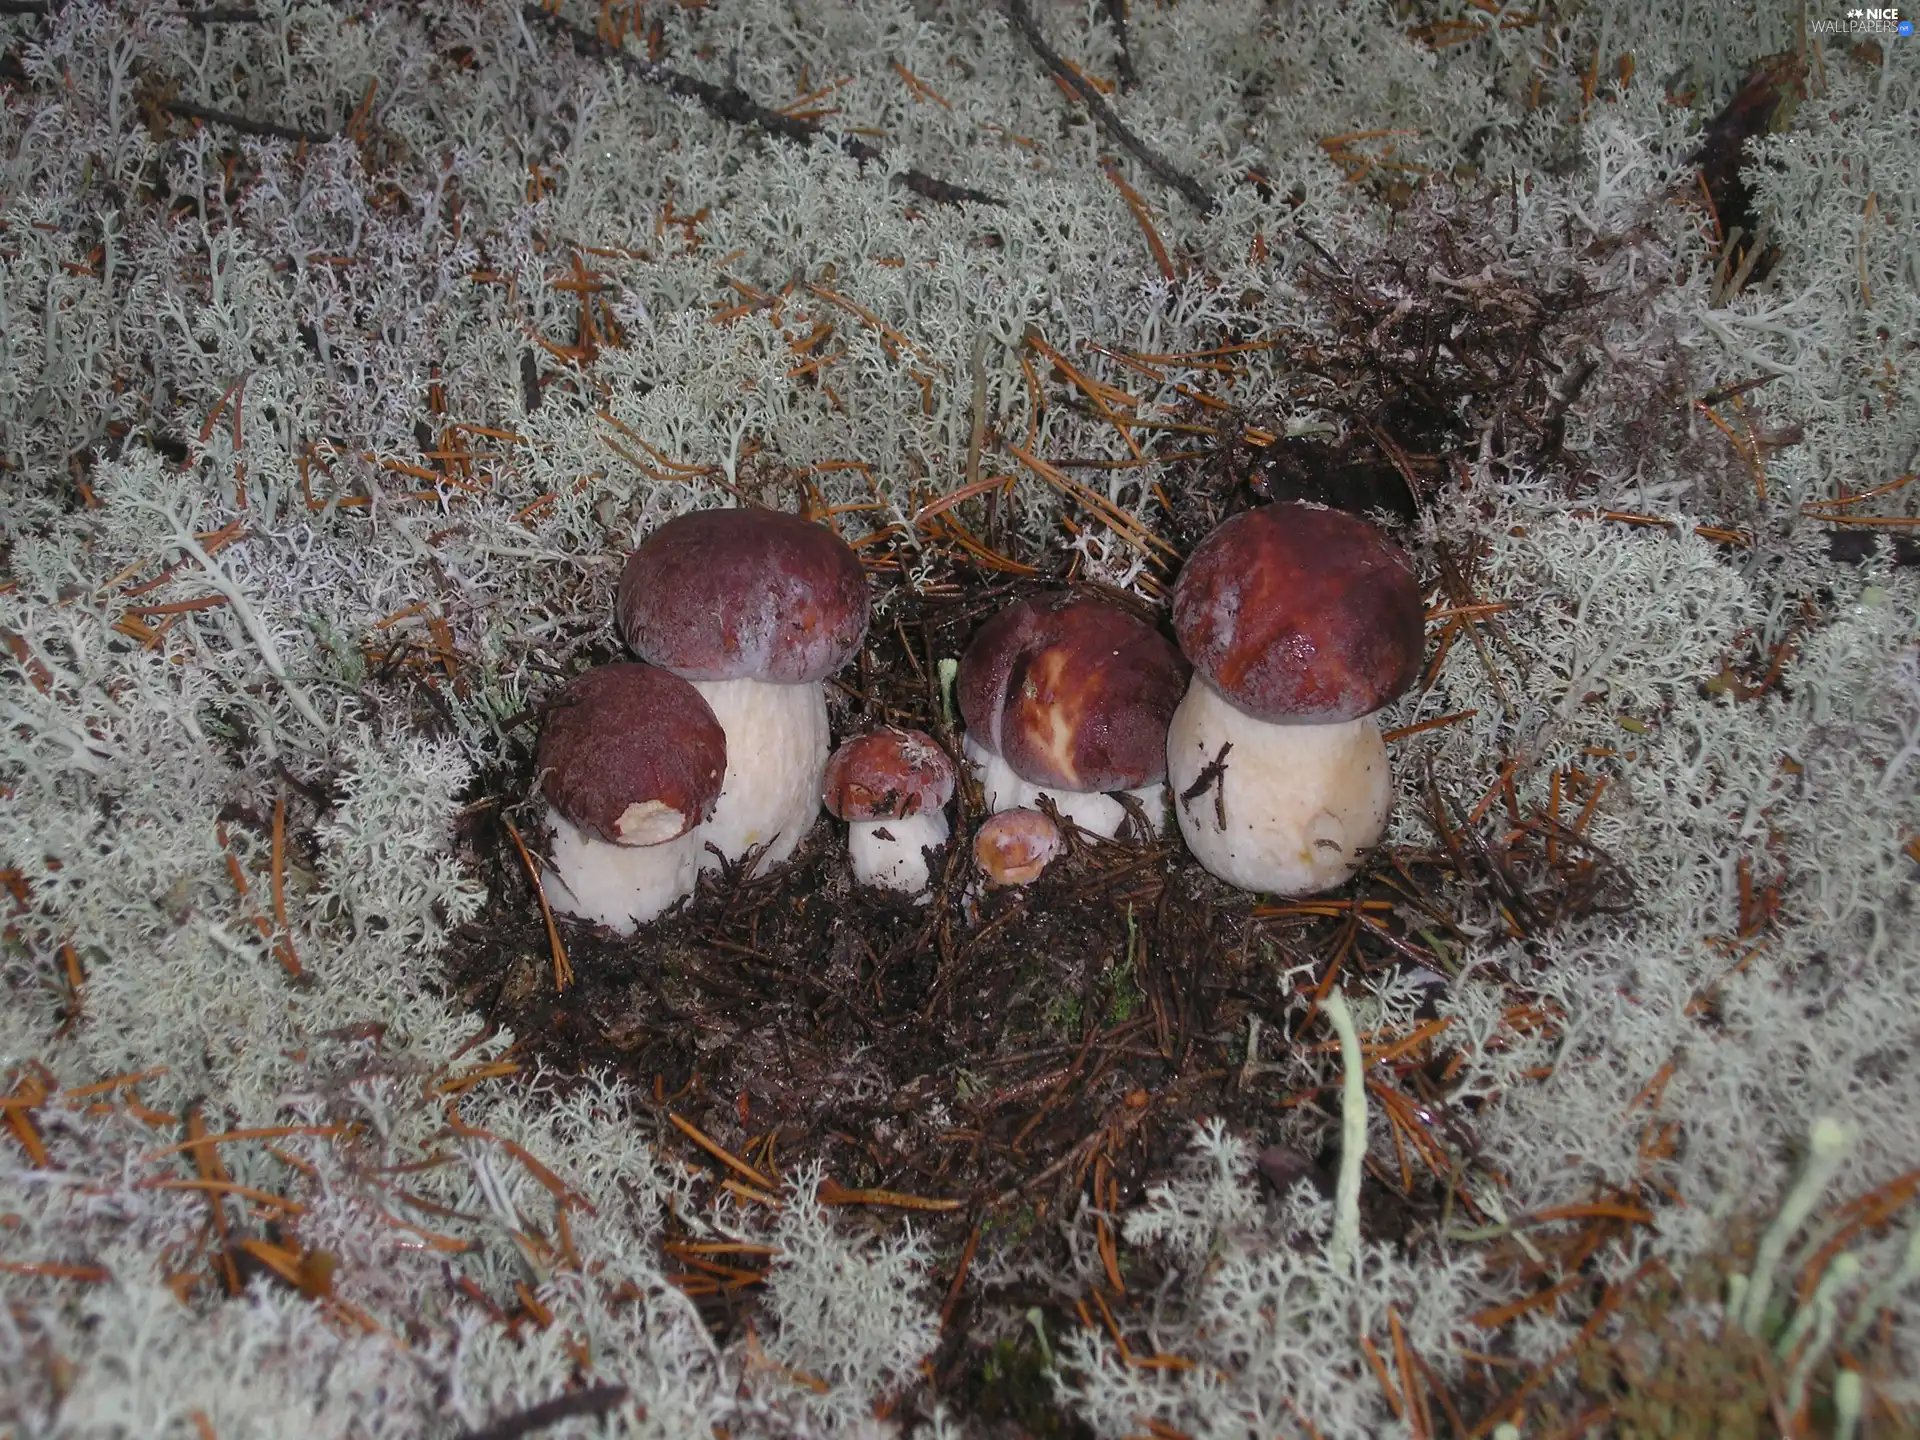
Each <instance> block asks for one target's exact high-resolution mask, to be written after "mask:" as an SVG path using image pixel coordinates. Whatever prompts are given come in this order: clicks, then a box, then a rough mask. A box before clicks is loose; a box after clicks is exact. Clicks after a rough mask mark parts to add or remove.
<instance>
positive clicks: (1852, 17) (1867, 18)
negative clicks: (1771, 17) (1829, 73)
mask: <svg viewBox="0 0 1920 1440" xmlns="http://www.w3.org/2000/svg"><path fill="white" fill-rule="evenodd" d="M1808 25H1809V27H1810V28H1811V29H1814V30H1816V31H1820V32H1823V33H1825V34H1828V35H1900V36H1911V35H1912V34H1913V21H1911V20H1908V19H1903V18H1902V17H1901V14H1900V12H1899V10H1897V9H1893V8H1883V7H1877V6H1872V5H1869V6H1864V7H1862V6H1855V7H1853V8H1851V9H1849V10H1848V11H1847V15H1846V18H1845V19H1844V20H1837V19H1831V20H1810V21H1809V22H1808Z"/></svg>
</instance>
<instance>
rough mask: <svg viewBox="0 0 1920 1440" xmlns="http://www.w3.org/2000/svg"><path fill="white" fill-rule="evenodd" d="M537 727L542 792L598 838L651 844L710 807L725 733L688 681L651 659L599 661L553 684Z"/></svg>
mask: <svg viewBox="0 0 1920 1440" xmlns="http://www.w3.org/2000/svg"><path fill="white" fill-rule="evenodd" d="M554 698H555V708H553V709H552V710H550V711H548V712H547V718H546V725H545V727H544V728H543V729H542V730H541V732H540V751H539V756H538V760H537V764H538V771H539V776H540V788H541V791H542V793H543V794H545V796H546V797H547V803H548V804H550V805H552V806H553V808H554V809H556V810H558V811H559V812H560V813H561V814H562V815H563V816H565V817H566V818H567V819H568V820H570V821H572V822H573V824H575V825H577V826H579V827H580V828H581V829H582V830H584V831H586V832H587V833H588V834H589V835H592V836H593V837H594V838H595V839H597V840H605V841H607V842H608V843H610V844H614V845H659V844H663V843H665V842H666V841H668V840H673V839H677V838H678V837H680V836H682V835H684V834H686V833H687V831H689V830H691V829H692V828H693V827H694V826H696V825H698V824H699V823H700V822H701V821H702V820H704V819H706V818H707V816H708V815H709V814H711V813H712V811H713V806H714V802H715V801H716V800H718V799H719V798H720V784H721V781H722V780H724V779H725V777H726V772H727V736H726V732H725V731H724V730H722V729H721V728H720V722H719V720H717V719H716V718H715V717H714V713H713V711H712V710H711V709H710V708H709V707H708V705H707V702H706V701H705V700H703V699H702V698H701V696H700V692H699V691H698V690H695V689H694V688H693V686H692V685H690V684H689V683H688V682H687V681H685V680H682V679H681V678H680V677H679V676H677V675H671V674H669V673H668V672H667V671H665V670H661V669H659V668H657V667H656V666H653V665H640V664H635V663H631V662H622V663H621V664H617V665H602V666H600V667H599V668H598V669H595V670H589V671H587V673H586V674H584V675H580V676H577V677H576V678H574V679H573V680H570V681H569V682H567V684H566V685H565V686H564V687H562V688H561V690H560V692H559V694H558V695H557V696H555V697H554Z"/></svg>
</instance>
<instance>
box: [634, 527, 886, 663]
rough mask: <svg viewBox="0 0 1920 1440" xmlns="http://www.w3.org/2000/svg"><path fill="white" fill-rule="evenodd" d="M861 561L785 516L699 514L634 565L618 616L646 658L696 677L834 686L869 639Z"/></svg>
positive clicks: (640, 554) (651, 544)
mask: <svg viewBox="0 0 1920 1440" xmlns="http://www.w3.org/2000/svg"><path fill="white" fill-rule="evenodd" d="M869 603H870V599H869V594H868V590H867V577H866V572H865V571H863V570H862V569H861V568H860V558H859V557H858V556H857V555H855V554H854V553H853V551H852V550H851V549H849V548H848V547H847V544H846V542H845V541H843V540H841V538H840V537H839V536H838V535H835V534H834V533H833V532H832V531H831V530H829V529H827V528H826V526H824V525H815V524H814V523H813V522H812V521H810V520H804V519H802V518H801V517H800V516H798V515H788V514H784V513H782V512H781V511H778V510H754V509H739V510H696V511H694V512H692V513H691V514H687V515H682V516H679V517H678V518H677V519H673V520H669V521H668V522H667V523H666V524H664V525H662V526H661V527H660V528H659V529H657V530H655V531H654V532H653V533H652V534H651V535H649V536H647V538H646V539H645V540H643V541H642V542H641V543H640V548H639V549H637V550H635V551H634V552H633V554H632V555H630V556H628V557H627V567H626V570H625V572H624V573H623V574H622V575H621V577H620V596H619V600H618V602H617V607H616V611H615V613H616V615H617V616H618V619H619V623H620V633H621V635H623V636H624V637H625V638H626V642H627V645H628V647H629V648H630V649H631V650H632V651H633V653H634V654H636V655H638V656H639V657H640V658H641V659H642V660H645V661H647V662H648V663H650V664H653V665H659V666H661V667H663V668H665V669H668V670H671V671H673V673H674V674H676V675H680V676H684V677H685V678H686V679H689V680H742V679H751V680H770V681H776V682H780V683H783V684H798V683H801V682H804V681H815V680H824V679H825V678H826V677H827V676H829V675H831V674H832V673H833V672H834V671H835V670H838V669H839V668H840V667H841V666H842V665H844V664H846V662H847V660H848V659H849V658H850V657H851V656H852V654H853V652H854V651H855V650H856V649H858V648H859V645H860V637H861V636H863V635H864V634H866V630H867V610H868V605H869Z"/></svg>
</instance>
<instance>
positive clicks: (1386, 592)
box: [1167, 502, 1423, 895]
mask: <svg viewBox="0 0 1920 1440" xmlns="http://www.w3.org/2000/svg"><path fill="white" fill-rule="evenodd" d="M1173 628H1174V633H1175V635H1176V636H1178V637H1179V640H1180V648H1181V649H1182V650H1184V651H1185V652H1186V655H1187V658H1188V659H1189V660H1191V661H1192V662H1193V667H1194V674H1193V686H1192V688H1191V689H1189V690H1188V691H1187V695H1186V698H1185V699H1184V700H1182V701H1181V702H1180V708H1179V709H1178V710H1177V711H1176V712H1175V713H1174V717H1173V724H1172V727H1171V728H1170V730H1169V731H1168V734H1167V780H1168V784H1169V785H1170V787H1171V788H1172V790H1173V792H1174V795H1175V796H1176V797H1177V803H1176V804H1175V806H1174V812H1175V814H1176V816H1177V817H1178V819H1179V824H1180V833H1181V835H1182V836H1183V837H1185V839H1186V842H1187V848H1188V849H1190V850H1192V851H1193V854H1194V856H1195V858H1197V859H1198V860H1199V861H1200V863H1201V865H1203V866H1204V867H1205V868H1206V869H1207V870H1208V871H1210V872H1212V873H1213V874H1214V875H1217V876H1219V877H1220V878H1221V879H1223V880H1226V881H1228V882H1230V883H1232V884H1235V885H1238V886H1240V887H1241V888H1243V889H1247V890H1259V891H1268V892H1271V893H1274V894H1279V895H1311V894H1313V893H1315V892H1317V891H1321V890H1328V889H1331V888H1333V887H1334V886H1336V885H1339V884H1341V883H1343V882H1344V881H1345V880H1346V879H1347V878H1348V877H1349V876H1351V875H1352V874H1353V872H1354V871H1355V870H1357V869H1358V868H1359V867H1360V862H1361V860H1362V858H1363V856H1364V853H1365V851H1366V850H1367V849H1369V848H1370V847H1371V846H1373V845H1376V844H1378V843H1379V840H1380V837H1381V836H1382V835H1383V834H1384V833H1385V832H1386V824H1387V814H1388V811H1389V810H1390V808H1391V804H1392V798H1393V788H1392V776H1391V773H1390V771H1389V768H1388V765H1387V750H1386V745H1385V743H1384V741H1383V740H1382V738H1381V735H1380V728H1379V726H1378V725H1377V724H1376V723H1375V722H1374V720H1373V719H1372V718H1371V717H1372V714H1373V712H1374V711H1376V710H1378V709H1379V708H1380V707H1381V706H1383V705H1385V704H1387V703H1388V702H1389V701H1390V700H1392V699H1393V698H1394V697H1395V696H1397V695H1399V694H1400V693H1401V692H1402V691H1403V690H1405V689H1406V688H1407V686H1408V685H1410V684H1412V683H1413V680H1414V677H1415V676H1416V675H1417V674H1418V673H1419V669H1420V656H1421V649H1422V644H1423V614H1422V605H1421V599H1420V587H1419V585H1418V583H1417V582H1416V580H1415V578H1414V573H1413V566H1412V564H1411V562H1410V561H1409V560H1408V559H1407V556H1406V553H1405V552H1404V551H1402V550H1401V549H1400V547H1399V546H1398V545H1395V544H1394V543H1393V542H1392V541H1391V540H1389V539H1388V538H1387V536H1386V535H1385V534H1384V533H1383V532H1382V531H1381V530H1380V529H1379V528H1378V527H1377V526H1375V525H1373V524H1372V523H1370V522H1369V521H1366V520H1363V519H1360V518H1359V517H1358V516H1354V515H1349V514H1347V513H1345V512H1344V511H1340V510H1330V509H1327V508H1326V507H1324V506H1319V505H1310V504H1305V503H1295V502H1290V503H1285V504H1277V505H1267V506H1263V507H1261V508H1259V509H1255V510H1247V511H1243V512H1242V513H1240V514H1238V515H1235V516H1234V517H1233V518H1231V519H1229V520H1227V521H1226V522H1225V523H1224V524H1222V525H1221V526H1220V527H1219V528H1218V529H1217V530H1215V531H1214V532H1213V533H1212V534H1211V535H1209V536H1208V537H1207V538H1206V539H1205V540H1203V541H1201V542H1200V544H1199V545H1198V546H1197V547H1196V548H1195V549H1194V552H1193V554H1192V556H1191V557H1189V559H1188V560H1187V564H1186V568H1185V569H1184V570H1183V571H1182V572H1181V574H1180V579H1179V582H1178V584H1176V585H1175V587H1174V591H1173Z"/></svg>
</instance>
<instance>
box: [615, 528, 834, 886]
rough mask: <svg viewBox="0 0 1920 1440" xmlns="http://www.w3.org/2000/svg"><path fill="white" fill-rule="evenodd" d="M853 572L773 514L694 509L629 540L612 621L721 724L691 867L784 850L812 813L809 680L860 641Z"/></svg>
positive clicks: (817, 727) (815, 705)
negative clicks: (723, 746) (716, 775)
mask: <svg viewBox="0 0 1920 1440" xmlns="http://www.w3.org/2000/svg"><path fill="white" fill-rule="evenodd" d="M870 603H871V602H870V596H869V594H868V589H867V577H866V573H865V571H863V570H862V569H861V568H860V559H859V557H858V556H857V555H855V554H854V553H853V551H852V550H851V549H850V548H849V547H848V546H847V544H846V542H844V541H843V540H841V539H840V537H839V536H838V535H835V534H834V533H833V532H832V531H831V530H829V529H827V528H826V527H825V526H823V525H816V524H814V523H813V522H812V521H809V520H806V519H803V518H801V517H800V516H798V515H788V514H784V513H782V512H780V511H777V510H760V509H737V510H698V511H694V512H692V513H690V514H686V515H682V516H680V517H678V518H677V519H674V520H669V521H668V522H667V523H666V524H664V525H662V526H660V528H659V529H657V530H655V531H654V532H653V533H652V534H651V535H649V536H647V538H646V539H645V540H644V541H642V542H641V544H640V546H639V548H638V549H636V550H635V551H634V552H633V554H632V555H631V556H629V557H628V559H627V566H626V570H625V572H624V573H623V574H622V575H621V577H620V594H619V600H618V617H619V623H620V633H621V635H622V636H623V637H624V638H625V639H626V642H627V646H628V648H629V649H631V650H632V651H633V653H634V654H636V655H638V656H639V657H640V658H641V659H642V660H646V661H648V662H649V663H651V664H654V665H658V666H661V667H662V668H663V669H667V670H671V671H672V672H673V673H674V674H676V675H679V676H681V677H683V678H684V679H687V680H690V681H692V682H693V686H694V688H695V689H696V690H698V691H699V692H700V694H701V696H702V697H703V698H704V699H705V700H706V702H707V703H708V704H709V705H711V706H712V707H713V712H714V714H715V715H716V716H718V717H719V720H720V725H721V727H722V728H723V729H724V730H725V731H726V733H727V762H728V763H727V774H726V782H725V784H724V785H723V786H722V787H721V791H720V800H719V803H718V804H717V805H715V807H714V811H713V818H712V819H710V820H709V821H708V822H707V823H706V824H705V825H704V826H703V827H701V831H700V848H701V851H702V854H701V858H700V863H701V864H702V865H703V866H709V867H711V866H712V865H714V864H715V861H714V859H713V857H712V856H711V855H710V854H708V853H706V847H707V846H708V845H711V846H712V847H713V848H714V850H716V851H718V852H719V854H720V855H721V856H723V857H724V858H725V859H726V860H728V861H735V860H738V859H740V858H741V857H742V856H743V855H745V854H746V853H747V852H748V851H749V850H750V849H752V848H753V847H755V846H763V847H765V848H764V849H763V850H761V852H760V857H759V860H758V862H757V864H758V866H759V867H760V868H762V869H764V868H767V867H770V866H773V865H777V864H779V863H780V862H781V861H783V860H785V859H786V858H787V857H788V856H789V855H791V854H792V853H793V850H794V847H795V846H796V845H798V844H799V843H800V841H801V839H802V837H803V836H805V835H806V833H807V831H808V830H809V829H810V828H812V825H813V821H814V817H815V816H817V815H818V814H819V813H820V777H821V771H822V770H823V769H824V767H825V765H826V763H827V748H828V738H829V737H828V730H827V702H826V692H825V689H824V687H823V685H822V684H821V682H822V681H823V680H825V679H826V677H827V676H829V675H831V674H832V673H833V672H834V671H836V670H838V669H839V668H840V667H841V666H842V665H844V664H845V663H846V662H847V660H848V659H849V658H850V657H851V656H852V655H853V653H854V651H855V650H857V649H858V648H859V646H860V640H861V637H862V636H863V635H865V634H866V629H867V613H868V608H869V605H870Z"/></svg>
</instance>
